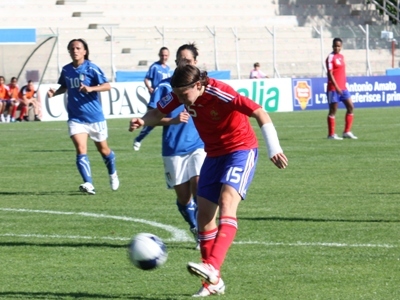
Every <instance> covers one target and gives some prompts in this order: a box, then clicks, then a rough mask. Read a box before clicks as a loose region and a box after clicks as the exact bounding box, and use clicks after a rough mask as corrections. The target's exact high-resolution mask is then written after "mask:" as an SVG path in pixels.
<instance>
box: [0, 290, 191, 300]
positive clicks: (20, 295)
mask: <svg viewBox="0 0 400 300" xmlns="http://www.w3.org/2000/svg"><path fill="white" fill-rule="evenodd" d="M181 296H186V295H181ZM187 296H189V295H187ZM0 298H7V299H133V300H135V299H136V300H176V299H180V298H181V297H179V298H177V296H176V295H170V296H169V295H163V296H161V295H154V296H140V295H129V294H121V295H106V294H92V293H53V292H11V291H10V292H0Z"/></svg>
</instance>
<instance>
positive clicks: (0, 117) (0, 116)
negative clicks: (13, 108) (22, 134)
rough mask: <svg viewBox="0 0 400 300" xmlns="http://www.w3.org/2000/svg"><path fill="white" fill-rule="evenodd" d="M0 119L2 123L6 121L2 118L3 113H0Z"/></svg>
mask: <svg viewBox="0 0 400 300" xmlns="http://www.w3.org/2000/svg"><path fill="white" fill-rule="evenodd" d="M0 119H1V122H2V123H5V122H6V119H5V118H4V115H3V114H1V115H0Z"/></svg>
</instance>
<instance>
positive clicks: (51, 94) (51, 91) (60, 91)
mask: <svg viewBox="0 0 400 300" xmlns="http://www.w3.org/2000/svg"><path fill="white" fill-rule="evenodd" d="M66 91H67V88H66V87H63V86H60V87H59V88H58V89H57V90H55V89H52V88H51V89H49V90H48V91H47V96H48V97H49V98H51V97H54V96H57V95H61V94H64V93H65V92H66Z"/></svg>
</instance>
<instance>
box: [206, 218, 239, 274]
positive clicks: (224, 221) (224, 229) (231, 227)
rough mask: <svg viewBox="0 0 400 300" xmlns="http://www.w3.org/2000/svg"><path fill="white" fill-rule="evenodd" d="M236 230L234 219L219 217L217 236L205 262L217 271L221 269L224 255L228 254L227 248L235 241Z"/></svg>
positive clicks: (235, 220)
mask: <svg viewBox="0 0 400 300" xmlns="http://www.w3.org/2000/svg"><path fill="white" fill-rule="evenodd" d="M237 228H238V226H237V219H236V218H233V217H226V216H221V217H220V220H219V226H218V234H217V237H216V238H215V242H214V246H213V248H212V250H211V255H210V257H209V259H208V261H207V262H208V263H210V264H211V265H213V266H214V268H216V269H217V270H220V269H221V266H222V264H223V262H224V260H225V257H226V253H227V252H228V249H229V247H230V246H231V245H232V242H233V240H234V239H235V235H236V232H237Z"/></svg>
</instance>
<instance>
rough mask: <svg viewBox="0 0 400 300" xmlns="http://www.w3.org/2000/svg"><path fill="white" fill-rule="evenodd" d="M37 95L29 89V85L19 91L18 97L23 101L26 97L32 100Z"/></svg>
mask: <svg viewBox="0 0 400 300" xmlns="http://www.w3.org/2000/svg"><path fill="white" fill-rule="evenodd" d="M35 93H36V92H35V90H30V89H28V85H24V86H23V87H22V88H21V90H20V91H19V95H18V97H19V98H20V99H22V98H23V97H24V96H25V97H26V98H27V99H32V98H33V96H34V95H35Z"/></svg>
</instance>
